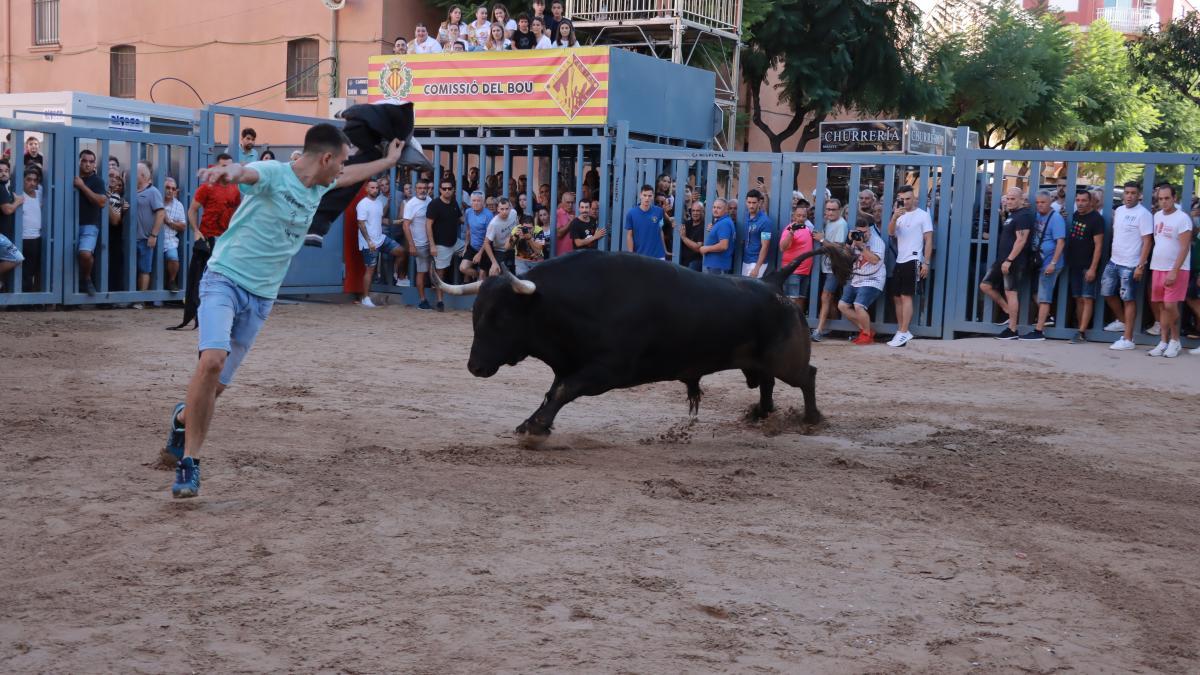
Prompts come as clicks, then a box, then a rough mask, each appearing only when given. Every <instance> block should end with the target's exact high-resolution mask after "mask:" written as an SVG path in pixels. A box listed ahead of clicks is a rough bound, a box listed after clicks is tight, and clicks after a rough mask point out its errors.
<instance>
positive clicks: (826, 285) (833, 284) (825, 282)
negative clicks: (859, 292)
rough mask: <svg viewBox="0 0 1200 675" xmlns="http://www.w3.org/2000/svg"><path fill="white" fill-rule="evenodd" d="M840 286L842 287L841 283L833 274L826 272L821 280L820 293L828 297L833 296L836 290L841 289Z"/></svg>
mask: <svg viewBox="0 0 1200 675" xmlns="http://www.w3.org/2000/svg"><path fill="white" fill-rule="evenodd" d="M841 286H842V284H841V282H840V281H838V278H837V275H836V274H834V273H833V272H826V273H825V276H824V278H823V279H822V280H821V292H822V293H828V294H830V295H835V294H837V292H838V289H839V288H841Z"/></svg>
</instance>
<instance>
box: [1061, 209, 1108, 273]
mask: <svg viewBox="0 0 1200 675" xmlns="http://www.w3.org/2000/svg"><path fill="white" fill-rule="evenodd" d="M1098 234H1104V216H1102V215H1100V214H1099V213H1098V212H1096V211H1089V212H1088V214H1087V215H1081V214H1080V213H1079V212H1078V211H1076V212H1075V215H1074V216H1072V217H1071V227H1070V229H1068V230H1067V264H1068V265H1070V266H1071V267H1082V268H1087V267H1091V265H1092V255H1093V254H1094V253H1095V251H1096V240H1095V239H1093V237H1095V236H1096V235H1098Z"/></svg>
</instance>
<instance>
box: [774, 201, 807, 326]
mask: <svg viewBox="0 0 1200 675" xmlns="http://www.w3.org/2000/svg"><path fill="white" fill-rule="evenodd" d="M812 249H813V224H812V222H811V221H809V219H808V206H806V205H804V204H801V205H799V206H796V207H795V208H793V209H792V222H790V223H788V225H787V227H785V228H783V235H782V236H781V237H780V239H779V250H780V252H781V254H782V256H783V260H782V262H781V263H780V264H782V265H783V266H784V267H787V266H788V265H790V264H791V263H792V261H793V260H795V259H796V258H798V257H800V256H801V255H804V254H805V253H808V252H809V251H811V250H812ZM811 275H812V260H811V259H810V260H805V261H804V262H802V263H800V266H799V267H797V268H796V271H795V272H792V274H791V275H789V276H788V278H787V281H785V282H784V285H783V290H784V294H785V295H787V296H788V297H789V298H791V299H792V302H793V303H795V304H796V306H797V307H798V308H799V309H800V311H801V313H803V312H804V310H805V308H806V307H807V303H808V288H809V283H810V281H811V279H812V276H811Z"/></svg>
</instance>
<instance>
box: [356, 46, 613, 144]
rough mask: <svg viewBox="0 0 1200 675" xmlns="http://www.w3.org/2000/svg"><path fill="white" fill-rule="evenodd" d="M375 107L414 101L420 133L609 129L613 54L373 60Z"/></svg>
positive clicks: (586, 51) (595, 50) (584, 50)
mask: <svg viewBox="0 0 1200 675" xmlns="http://www.w3.org/2000/svg"><path fill="white" fill-rule="evenodd" d="M367 77H368V89H367V94H368V99H367V100H368V101H369V102H371V103H375V102H378V101H383V100H387V99H397V100H406V101H412V103H413V105H414V106H415V110H416V114H417V126H419V127H469V126H542V125H553V126H563V125H602V124H604V123H605V121H606V118H607V116H608V48H607V47H581V48H578V49H542V50H521V51H505V52H466V53H458V54H450V53H442V54H405V55H398V54H394V55H389V56H372V57H371V60H370V66H369V70H368V75H367Z"/></svg>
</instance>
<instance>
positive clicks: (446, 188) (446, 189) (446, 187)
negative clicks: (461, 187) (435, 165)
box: [442, 185, 454, 192]
mask: <svg viewBox="0 0 1200 675" xmlns="http://www.w3.org/2000/svg"><path fill="white" fill-rule="evenodd" d="M453 189H454V188H452V187H450V186H448V185H443V186H442V192H447V191H449V190H453Z"/></svg>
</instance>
